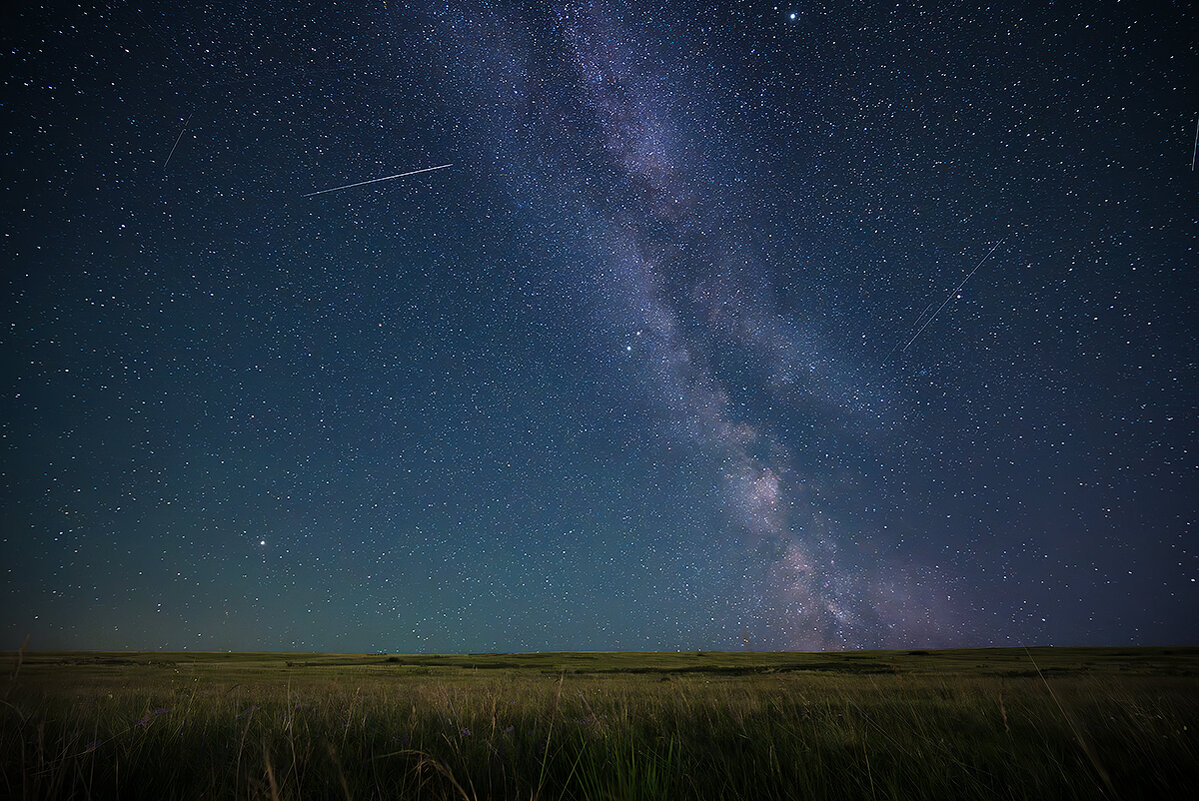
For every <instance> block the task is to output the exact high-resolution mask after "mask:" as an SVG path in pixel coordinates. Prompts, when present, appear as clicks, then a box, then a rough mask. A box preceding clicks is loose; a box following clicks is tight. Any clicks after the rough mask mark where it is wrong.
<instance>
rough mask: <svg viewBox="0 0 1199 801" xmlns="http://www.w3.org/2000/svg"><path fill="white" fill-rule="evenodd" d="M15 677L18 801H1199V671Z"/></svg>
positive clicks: (68, 672)
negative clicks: (1198, 794)
mask: <svg viewBox="0 0 1199 801" xmlns="http://www.w3.org/2000/svg"><path fill="white" fill-rule="evenodd" d="M5 656H6V658H7V664H8V668H7V671H6V673H5V677H4V679H3V690H2V692H3V704H4V708H3V709H2V710H0V714H2V716H3V717H2V718H0V720H2V723H0V796H3V797H12V798H30V799H32V798H97V799H100V798H121V799H175V798H178V799H224V798H230V799H232V798H240V799H252V798H263V799H269V798H290V799H298V798H336V799H344V798H352V799H370V798H379V799H383V798H395V799H406V798H413V799H443V798H444V799H463V798H465V799H475V798H479V799H485V798H487V799H533V798H536V799H619V800H621V801H635V800H637V799H772V798H787V799H791V798H794V799H959V798H960V799H967V798H969V799H973V798H980V799H981V798H987V799H990V798H1005V799H1031V800H1035V801H1041V800H1042V799H1090V798H1121V799H1137V798H1180V797H1185V796H1187V795H1189V792H1191V791H1192V790H1193V788H1195V787H1199V738H1197V734H1196V723H1197V722H1199V714H1197V713H1199V648H1169V649H1166V648H1136V649H1130V648H1034V649H1030V650H1029V651H1025V650H1024V649H986V650H944V651H872V652H839V653H824V654H803V653H546V654H476V655H469V656H465V655H458V656H388V655H361V654H269V653H238V654H219V653H203V654H200V653H99V652H72V653H68V652H55V653H33V654H25V655H24V657H23V659H22V658H21V657H20V655H18V654H15V653H8V654H6V655H5Z"/></svg>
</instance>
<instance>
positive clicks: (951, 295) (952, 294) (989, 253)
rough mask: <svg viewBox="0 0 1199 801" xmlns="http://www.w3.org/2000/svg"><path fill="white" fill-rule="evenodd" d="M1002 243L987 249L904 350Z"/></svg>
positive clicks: (904, 348)
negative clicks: (984, 254) (985, 253)
mask: <svg viewBox="0 0 1199 801" xmlns="http://www.w3.org/2000/svg"><path fill="white" fill-rule="evenodd" d="M1004 238H1005V239H1006V237H1004ZM1002 244H1003V239H1000V240H999V241H998V242H996V243H995V247H993V248H991V249H990V250H988V251H987V255H986V256H983V257H982V259H981V260H979V262H978V264H976V265H974V269H973V270H971V271H970V275H967V276H966V277H965V278H963V279H962V283H960V284H958V285H957V286H956V287H954V289H953V291H952V292H950V293H949V297H947V298H945V302H944V303H942V304H941V305H940V306H938V307H937V310H936V311H935V312H933V313H932V314H931V315H929V318H928V319H927V320H925V321H924V325H922V326H920V330H919V331H917V332H916V333H914V334H912V338H911V339H909V340H908V344H907V345H904V346H903V350H907V349H908V345H911V344H912V343H913V342H915V341H916V337H918V336H920V334H921V333H922V332H923V331H924V329H926V328H928V324H929V323H931V322H932V321H933V320H934V319H935V318H936V316H937V315H938V314H940V313H941V309H944V308H945V307H946V306H947V305H948V304H949V301H950V300H952V299H953V296H954V295H956V294H957V293H958V292H960V291H961V289H962V287H964V286H965V285H966V282H967V281H969V280H970V276H971V275H974V274H975V273H976V272H978V268H979V267H982V266H983V262H984V261H986V260H987V259H989V258H990V257H991V254H992V253H994V252H995V248H997V247H999V246H1000V245H1002Z"/></svg>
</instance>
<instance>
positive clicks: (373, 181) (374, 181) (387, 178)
mask: <svg viewBox="0 0 1199 801" xmlns="http://www.w3.org/2000/svg"><path fill="white" fill-rule="evenodd" d="M453 166H454V165H453V164H442V165H441V166H440V167H423V168H421V169H419V170H411V171H409V172H402V173H400V174H399V175H388V176H385V177H383V178H372V179H370V180H369V181H359V182H358V183H356V184H346V185H345V186H335V187H333V188H332V189H322V190H321V191H319V192H309V193H308V194H306V195H301V197H314V196H316V195H323V194H326V193H327V192H340V191H341V190H343V189H353V188H354V187H356V186H366V185H367V184H377V183H379V182H380V181H390V180H391V179H393V178H403V177H404V176H406V175H416V174H417V173H419V172H433V170H444V169H445V168H446V167H453Z"/></svg>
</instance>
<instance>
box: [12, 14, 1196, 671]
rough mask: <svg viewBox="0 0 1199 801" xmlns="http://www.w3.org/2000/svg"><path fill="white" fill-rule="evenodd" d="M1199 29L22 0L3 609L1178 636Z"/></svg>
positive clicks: (324, 620) (1062, 22)
mask: <svg viewBox="0 0 1199 801" xmlns="http://www.w3.org/2000/svg"><path fill="white" fill-rule="evenodd" d="M1193 22H1194V21H1193V19H1191V17H1190V15H1189V13H1188V11H1187V10H1186V9H1185V8H1183V7H1173V8H1167V7H1162V8H1160V9H1147V8H1146V7H1143V6H1137V7H1133V6H1131V5H1130V4H1128V3H1104V4H1100V5H1099V6H1095V7H1089V8H1088V9H1087V10H1086V11H1084V12H1075V11H1066V10H1064V9H1059V8H1057V7H1054V6H1049V7H1046V8H1038V9H1032V8H1013V9H1010V10H1007V9H997V8H992V7H984V6H975V5H970V4H962V3H950V2H939V3H910V4H899V5H896V4H894V3H892V4H876V3H871V2H865V3H848V2H846V3H842V2H826V3H812V4H804V5H803V6H796V7H782V6H774V5H770V4H764V3H749V2H734V3H719V4H708V5H703V4H701V5H699V6H696V5H694V4H691V5H687V6H682V5H679V4H663V3H659V4H641V3H633V4H618V3H613V4H608V3H602V2H599V3H562V4H550V5H549V6H536V5H529V4H520V3H500V2H496V3H483V4H477V3H476V4H461V3H455V2H448V3H429V4H426V3H420V2H411V3H391V2H384V3H379V4H375V5H370V6H366V7H361V8H358V7H355V8H352V9H351V8H348V7H347V8H341V7H340V6H336V5H334V6H332V7H326V6H325V5H321V4H318V5H313V6H306V7H301V8H295V7H292V6H288V7H286V8H284V7H274V6H272V5H271V4H266V5H263V6H256V7H252V8H251V7H243V6H238V5H230V4H219V3H218V4H201V5H196V6H189V7H175V6H169V5H165V4H149V5H130V4H120V5H117V6H114V7H108V6H103V5H100V6H92V5H88V4H82V5H72V6H68V7H65V8H63V9H57V10H52V9H48V8H37V9H27V10H24V11H22V12H20V13H19V14H17V15H16V16H15V18H14V20H13V21H12V24H11V25H9V26H6V27H7V32H6V33H5V34H3V38H4V43H5V48H4V60H5V70H4V76H5V77H4V79H3V97H4V100H5V102H4V104H3V109H4V111H3V113H4V118H5V120H6V123H7V126H6V130H7V131H8V136H7V137H6V147H5V151H4V156H5V159H4V160H5V168H4V169H5V176H6V178H7V180H6V181H5V182H4V185H3V188H2V189H0V197H3V200H4V208H5V218H6V220H7V221H8V225H7V230H6V236H5V238H4V253H5V263H6V292H5V294H4V299H3V308H4V312H5V318H6V320H7V323H8V324H7V325H6V327H5V330H4V336H5V341H4V347H3V354H4V357H3V358H4V365H5V367H4V373H3V375H4V392H5V398H6V404H5V413H4V415H3V419H2V421H0V422H2V424H3V430H2V435H3V453H4V459H3V470H2V475H3V482H2V483H0V488H2V489H0V492H2V496H0V497H2V498H3V503H4V509H5V515H4V519H5V525H4V530H3V532H2V534H0V563H2V564H3V565H4V571H3V573H2V574H0V575H2V583H0V611H2V613H3V614H0V623H3V625H4V627H5V628H4V631H5V636H6V637H7V638H8V639H9V640H10V641H11V642H12V643H13V644H14V645H13V647H15V646H16V645H17V644H19V641H20V640H21V639H22V638H23V637H24V636H25V635H26V634H29V635H31V638H32V639H31V642H32V644H33V646H34V647H43V648H51V647H77V648H117V647H122V648H123V647H128V648H236V649H257V650H270V649H311V650H340V651H367V650H388V651H498V650H503V651H517V650H542V649H639V648H652V649H675V648H686V649H738V648H746V647H748V648H759V649H766V648H771V649H776V648H807V649H816V648H855V647H867V648H868V647H915V646H949V645H987V644H1005V643H1007V644H1011V643H1060V644H1106V643H1176V642H1184V641H1185V642H1191V641H1193V639H1194V634H1193V623H1192V621H1193V620H1194V619H1195V615H1196V613H1197V612H1199V608H1197V606H1199V605H1197V603H1196V600H1197V594H1196V581H1195V579H1196V577H1197V573H1199V570H1197V568H1199V565H1197V564H1196V555H1195V548H1194V544H1193V542H1192V541H1191V528H1192V525H1193V521H1194V518H1195V513H1196V501H1195V498H1197V497H1199V493H1196V491H1195V490H1196V486H1195V485H1196V482H1195V467H1196V465H1195V446H1196V437H1195V420H1196V404H1195V397H1196V393H1195V391H1196V380H1195V379H1196V375H1195V355H1194V354H1195V345H1196V341H1195V334H1194V327H1193V325H1192V324H1191V322H1190V319H1189V318H1190V314H1191V312H1190V307H1191V306H1192V305H1193V300H1194V297H1195V288H1196V279H1195V272H1194V268H1195V257H1196V254H1195V248H1194V230H1195V225H1196V216H1195V210H1196V208H1199V207H1197V206H1196V204H1195V187H1196V181H1197V180H1199V179H1197V178H1196V173H1195V172H1194V168H1193V161H1192V160H1193V158H1194V145H1193V141H1192V138H1193V135H1194V132H1195V131H1196V128H1195V125H1196V113H1197V112H1196V110H1195V108H1194V107H1193V106H1194V103H1193V100H1194V98H1193V96H1192V95H1188V87H1189V79H1190V76H1192V75H1194V74H1196V72H1197V71H1199V63H1197V62H1199V59H1197V58H1196V56H1197V53H1196V45H1195V43H1194V42H1192V41H1189V40H1188V39H1187V37H1185V36H1184V35H1183V34H1181V33H1180V32H1181V31H1185V30H1189V29H1190V27H1193ZM1188 104H1189V105H1188ZM444 164H450V165H452V166H450V167H447V168H446V169H443V170H437V171H430V172H425V173H420V174H413V175H408V176H405V177H400V178H397V179H394V180H389V181H386V182H379V183H374V184H369V185H363V186H354V187H352V188H348V189H344V190H340V191H335V192H327V193H323V194H319V193H321V192H322V190H325V189H330V188H333V187H343V186H347V185H351V184H357V183H359V182H363V181H368V180H370V179H373V178H377V177H381V176H389V175H398V174H400V173H406V172H410V171H413V170H420V169H422V168H426V167H433V166H437V165H444Z"/></svg>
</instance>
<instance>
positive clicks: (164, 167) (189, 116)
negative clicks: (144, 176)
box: [162, 111, 196, 170]
mask: <svg viewBox="0 0 1199 801" xmlns="http://www.w3.org/2000/svg"><path fill="white" fill-rule="evenodd" d="M195 113H196V112H194V111H193V112H192V113H191V114H188V115H187V122H185V123H183V127H182V128H180V129H179V135H178V136H176V137H175V144H174V146H172V147H171V152H170V153H168V154H167V160H166V161H164V162H163V163H162V168H163V169H164V170H165V169H166V168H167V165H168V164H170V163H171V156H173V155H175V148H177V147H179V142H180V141H181V140H182V139H183V133H184V131H186V130H187V126H189V125H191V121H192V117H193V116H194V115H195Z"/></svg>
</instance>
